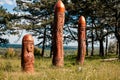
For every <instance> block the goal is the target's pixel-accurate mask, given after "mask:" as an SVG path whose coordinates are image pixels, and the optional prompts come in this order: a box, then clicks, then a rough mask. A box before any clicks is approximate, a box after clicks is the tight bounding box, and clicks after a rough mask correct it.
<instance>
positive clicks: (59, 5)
mask: <svg viewBox="0 0 120 80" xmlns="http://www.w3.org/2000/svg"><path fill="white" fill-rule="evenodd" d="M54 9H55V12H56V11H57V12H65V6H64V4H63V2H62V1H61V0H58V1H57V3H56V4H55V7H54Z"/></svg>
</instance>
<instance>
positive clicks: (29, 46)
mask: <svg viewBox="0 0 120 80" xmlns="http://www.w3.org/2000/svg"><path fill="white" fill-rule="evenodd" d="M26 50H27V52H28V53H29V52H33V50H34V43H33V41H27V44H26Z"/></svg>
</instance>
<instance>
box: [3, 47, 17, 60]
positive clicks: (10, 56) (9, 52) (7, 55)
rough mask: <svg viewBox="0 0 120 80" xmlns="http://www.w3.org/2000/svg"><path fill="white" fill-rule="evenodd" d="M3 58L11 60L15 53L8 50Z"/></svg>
mask: <svg viewBox="0 0 120 80" xmlns="http://www.w3.org/2000/svg"><path fill="white" fill-rule="evenodd" d="M4 56H5V58H13V57H15V56H16V52H15V50H14V48H8V49H7V51H6V53H5V55H4Z"/></svg>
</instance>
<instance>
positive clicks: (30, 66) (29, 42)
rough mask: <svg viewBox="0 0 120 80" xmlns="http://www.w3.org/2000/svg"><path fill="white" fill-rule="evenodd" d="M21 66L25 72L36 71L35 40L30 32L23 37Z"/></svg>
mask: <svg viewBox="0 0 120 80" xmlns="http://www.w3.org/2000/svg"><path fill="white" fill-rule="evenodd" d="M21 67H22V70H23V71H25V72H30V73H33V72H34V40H33V38H32V35H30V34H27V35H25V36H24V37H23V39H22V54H21Z"/></svg>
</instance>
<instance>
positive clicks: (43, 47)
mask: <svg viewBox="0 0 120 80" xmlns="http://www.w3.org/2000/svg"><path fill="white" fill-rule="evenodd" d="M45 42H46V28H45V30H44V37H43V46H42V54H41V56H42V57H43V56H44V51H45Z"/></svg>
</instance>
